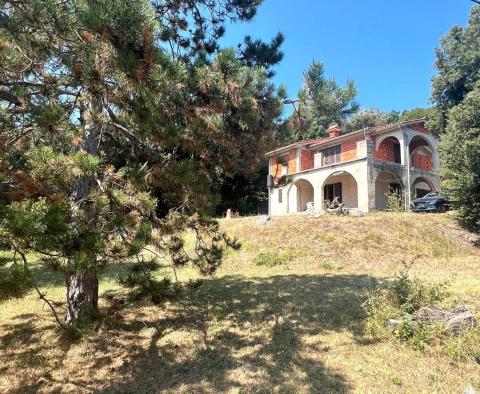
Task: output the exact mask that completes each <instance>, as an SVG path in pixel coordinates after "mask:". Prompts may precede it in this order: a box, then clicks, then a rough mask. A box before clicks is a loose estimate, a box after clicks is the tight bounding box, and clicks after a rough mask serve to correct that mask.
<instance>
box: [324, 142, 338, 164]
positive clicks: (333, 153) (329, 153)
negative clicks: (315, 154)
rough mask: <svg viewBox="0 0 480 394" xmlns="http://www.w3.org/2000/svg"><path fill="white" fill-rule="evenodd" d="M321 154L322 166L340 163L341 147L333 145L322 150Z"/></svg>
mask: <svg viewBox="0 0 480 394" xmlns="http://www.w3.org/2000/svg"><path fill="white" fill-rule="evenodd" d="M321 153H322V166H328V165H331V164H335V163H340V162H341V161H342V146H341V145H335V146H331V147H330V148H327V149H324V150H322V151H321Z"/></svg>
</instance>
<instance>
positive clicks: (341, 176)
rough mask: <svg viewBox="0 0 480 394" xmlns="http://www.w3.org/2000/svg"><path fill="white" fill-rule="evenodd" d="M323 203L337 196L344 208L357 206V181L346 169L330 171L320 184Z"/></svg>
mask: <svg viewBox="0 0 480 394" xmlns="http://www.w3.org/2000/svg"><path fill="white" fill-rule="evenodd" d="M322 191H323V199H324V201H323V203H325V201H327V200H330V201H331V200H332V199H333V198H334V197H339V200H340V201H341V202H343V204H344V205H345V207H346V208H358V183H357V180H356V179H355V177H354V176H353V175H352V174H351V173H350V172H348V171H335V172H333V173H331V174H330V175H329V176H328V177H327V178H326V179H325V181H324V182H323V184H322Z"/></svg>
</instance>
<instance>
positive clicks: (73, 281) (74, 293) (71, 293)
mask: <svg viewBox="0 0 480 394" xmlns="http://www.w3.org/2000/svg"><path fill="white" fill-rule="evenodd" d="M97 308H98V278H97V274H96V273H95V272H75V273H73V274H70V275H69V276H68V277H67V312H66V315H65V323H67V324H73V323H75V322H76V321H77V320H78V319H79V318H86V319H91V318H94V317H95V314H96V312H97Z"/></svg>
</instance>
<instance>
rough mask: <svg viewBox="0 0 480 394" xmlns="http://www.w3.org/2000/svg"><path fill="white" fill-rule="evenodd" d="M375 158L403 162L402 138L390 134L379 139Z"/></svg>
mask: <svg viewBox="0 0 480 394" xmlns="http://www.w3.org/2000/svg"><path fill="white" fill-rule="evenodd" d="M375 159H377V160H384V161H390V162H392V163H398V164H401V162H402V154H401V144H400V140H399V139H398V138H397V137H396V136H393V135H390V136H386V137H385V138H382V139H381V140H380V141H378V142H377V146H376V150H375Z"/></svg>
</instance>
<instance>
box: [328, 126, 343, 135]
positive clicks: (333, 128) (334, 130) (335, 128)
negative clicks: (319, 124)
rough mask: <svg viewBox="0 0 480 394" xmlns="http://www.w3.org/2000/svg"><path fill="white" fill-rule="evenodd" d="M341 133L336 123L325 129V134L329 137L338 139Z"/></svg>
mask: <svg viewBox="0 0 480 394" xmlns="http://www.w3.org/2000/svg"><path fill="white" fill-rule="evenodd" d="M341 132H342V129H341V128H340V126H339V125H338V124H337V123H335V124H333V125H331V126H330V127H329V128H328V129H327V133H328V135H329V137H340V134H341Z"/></svg>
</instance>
